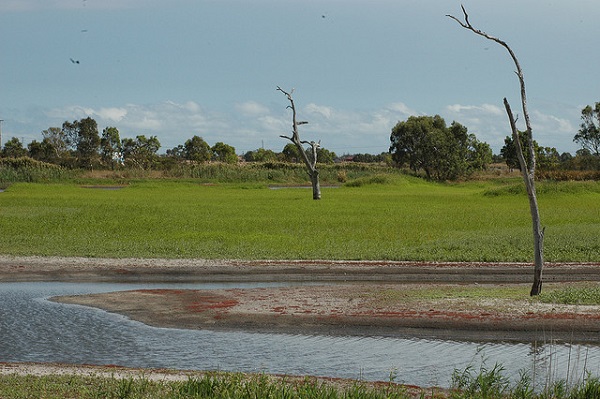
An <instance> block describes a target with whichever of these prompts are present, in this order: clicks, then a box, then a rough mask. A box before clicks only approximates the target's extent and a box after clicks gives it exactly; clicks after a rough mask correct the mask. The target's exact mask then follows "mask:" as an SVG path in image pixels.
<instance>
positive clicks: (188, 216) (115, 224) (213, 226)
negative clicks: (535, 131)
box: [0, 175, 600, 261]
mask: <svg viewBox="0 0 600 399" xmlns="http://www.w3.org/2000/svg"><path fill="white" fill-rule="evenodd" d="M119 183H122V182H119ZM126 183H127V184H125V185H123V186H118V187H113V185H115V184H116V182H114V181H112V180H102V179H96V180H82V179H80V180H77V181H75V182H73V181H71V182H69V183H51V184H36V183H15V184H12V185H11V186H10V187H9V188H8V189H7V190H6V191H4V192H2V193H0V231H2V234H1V235H0V253H2V254H9V255H43V256H49V255H55V256H89V257H117V258H119V257H141V258H209V259H356V260H386V259H387V260H415V261H418V260H423V261H531V258H532V253H533V250H532V238H531V222H530V216H529V208H528V203H527V199H526V197H525V194H524V193H523V192H522V190H521V189H520V185H521V184H520V182H519V180H511V179H509V180H493V181H486V182H470V183H460V184H439V183H430V182H426V181H423V180H421V179H417V178H412V177H408V176H398V175H377V176H374V177H373V176H371V177H362V178H357V179H354V180H352V181H351V182H350V183H348V184H346V185H342V186H340V187H337V188H328V187H325V188H324V189H323V199H322V200H320V201H313V200H312V199H311V194H310V192H309V190H307V189H303V188H287V189H278V190H273V189H269V188H268V186H267V183H256V182H248V183H208V184H206V183H202V182H199V181H198V180H189V179H188V180H162V179H161V180H159V179H155V180H127V181H126ZM101 185H109V186H110V187H98V186H101ZM599 199H600V183H592V182H577V183H569V182H565V183H543V184H540V185H539V202H540V208H541V213H542V221H543V224H544V225H545V226H546V251H545V253H546V259H547V260H548V261H600V242H599V241H598V236H600V206H599V205H598V204H599Z"/></svg>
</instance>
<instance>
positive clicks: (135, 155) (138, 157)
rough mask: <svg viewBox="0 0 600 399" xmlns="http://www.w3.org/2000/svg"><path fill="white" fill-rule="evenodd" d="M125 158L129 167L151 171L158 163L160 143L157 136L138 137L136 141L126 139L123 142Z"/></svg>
mask: <svg viewBox="0 0 600 399" xmlns="http://www.w3.org/2000/svg"><path fill="white" fill-rule="evenodd" d="M121 144H122V148H123V158H124V160H125V164H126V165H128V166H129V167H134V168H142V169H150V168H152V167H153V166H154V165H155V164H157V163H158V155H157V154H156V153H157V152H158V150H159V149H160V142H159V141H158V138H156V136H150V137H146V136H145V135H140V136H136V137H135V139H131V138H124V139H123V140H122V142H121Z"/></svg>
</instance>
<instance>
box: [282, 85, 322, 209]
mask: <svg viewBox="0 0 600 399" xmlns="http://www.w3.org/2000/svg"><path fill="white" fill-rule="evenodd" d="M277 91H280V92H282V93H283V94H284V95H285V96H286V97H287V99H288V101H289V102H290V105H288V108H289V109H291V110H292V135H291V136H284V135H281V136H279V137H282V138H284V139H288V140H290V141H291V142H292V143H293V144H294V145H295V146H296V149H297V150H298V155H299V156H300V158H301V159H302V161H304V165H306V171H307V173H308V176H309V177H310V182H311V184H312V193H313V199H314V200H319V199H321V184H320V183H319V170H318V169H317V155H318V150H319V148H320V146H321V144H320V142H318V143H317V142H314V141H305V140H300V134H299V133H298V126H300V125H306V124H307V123H308V122H306V121H298V120H297V119H296V105H295V104H294V99H293V98H292V93H293V92H294V89H292V90H291V91H290V92H289V93H288V92H287V91H285V90H283V89H282V88H281V87H279V86H277ZM304 145H308V146H309V147H308V149H306V150H305V148H304Z"/></svg>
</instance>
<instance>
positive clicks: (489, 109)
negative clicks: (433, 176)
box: [24, 101, 576, 154]
mask: <svg viewBox="0 0 600 399" xmlns="http://www.w3.org/2000/svg"><path fill="white" fill-rule="evenodd" d="M442 114H443V115H442V116H443V117H444V118H445V119H446V121H447V123H448V124H449V123H451V122H452V121H454V120H456V121H457V122H460V123H462V124H463V125H465V126H466V127H467V128H468V129H469V132H471V133H473V134H475V135H476V136H477V138H478V139H479V140H481V141H485V142H487V143H489V144H490V145H491V146H492V149H493V150H494V152H495V153H498V152H499V151H500V149H501V148H502V146H503V145H504V138H505V137H506V136H508V135H509V134H510V131H509V126H508V122H507V118H506V116H505V115H504V113H503V112H502V110H500V109H499V108H498V107H495V106H493V105H489V104H482V105H461V104H453V105H450V106H447V107H445V108H444V112H443V113H442ZM411 115H423V113H422V112H419V111H417V110H414V109H412V108H411V107H409V106H408V105H407V104H404V103H391V104H387V105H385V106H383V107H381V108H378V109H371V110H364V109H359V110H351V109H340V108H335V107H332V106H329V105H318V104H314V103H311V104H308V105H307V106H305V107H303V108H302V109H300V110H299V112H298V119H299V120H307V121H308V122H309V123H308V124H307V125H303V126H301V129H300V135H301V138H302V139H304V140H321V143H322V145H323V146H324V147H325V148H327V149H330V150H332V151H335V152H336V153H338V154H343V153H357V152H361V153H365V152H366V153H373V154H376V153H380V152H383V151H387V149H388V148H389V137H390V132H391V129H392V128H393V127H394V126H395V125H396V123H398V121H402V120H406V119H407V118H408V117H409V116H411ZM88 116H91V117H93V118H94V119H96V121H97V122H98V128H99V130H100V131H102V130H103V129H104V128H105V127H107V126H114V127H117V128H118V129H119V131H120V133H121V136H122V137H135V136H136V135H141V134H144V135H147V136H148V135H153V136H157V137H158V138H159V140H160V142H161V144H162V150H166V149H169V148H173V147H175V146H177V145H179V144H183V143H184V142H185V141H186V140H187V139H189V138H191V137H192V136H194V135H199V136H202V137H203V138H204V139H205V140H206V141H207V142H208V143H209V144H211V145H212V144H214V143H216V142H218V141H222V142H225V143H227V144H230V145H232V146H234V147H235V148H236V150H237V151H238V152H240V153H242V152H245V151H249V150H255V149H256V148H260V147H262V146H264V147H265V148H269V149H272V150H275V151H280V150H281V149H282V148H283V147H284V146H285V144H287V142H286V141H285V140H284V139H282V138H281V137H280V136H281V135H287V136H289V135H290V134H291V111H290V110H289V109H281V108H279V107H278V108H277V109H276V110H275V111H274V110H273V109H270V108H269V107H267V106H266V105H263V104H262V103H260V102H256V101H246V102H243V103H238V104H234V106H231V107H226V108H225V109H224V110H223V111H217V110H214V109H208V108H206V107H205V106H203V105H200V104H198V103H196V102H193V101H188V102H173V101H165V102H160V103H154V104H144V105H140V104H125V105H119V106H114V105H107V106H103V107H98V108H94V107H88V106H79V105H76V106H68V107H63V108H56V109H52V110H50V111H47V112H45V115H44V116H43V117H42V118H41V119H43V121H42V122H40V123H38V124H37V126H42V128H41V129H39V130H37V129H29V131H41V130H42V129H46V128H48V127H50V126H60V125H61V124H62V122H64V121H65V120H69V121H72V120H76V119H81V118H85V117H88ZM532 122H533V124H534V126H533V127H534V136H535V137H536V140H537V141H538V142H539V143H540V144H541V145H544V146H551V147H556V148H557V149H558V150H559V151H571V150H572V148H570V147H567V148H565V146H572V139H573V135H574V134H575V131H576V129H575V128H574V127H573V123H572V122H571V121H570V120H569V119H565V118H562V117H558V116H555V115H551V114H548V113H544V112H542V111H538V110H535V111H533V112H532ZM522 123H523V121H522V118H521V120H519V124H522ZM519 128H520V129H521V128H523V127H522V126H519ZM24 129H25V128H24ZM34 138H35V137H34ZM35 139H37V138H35Z"/></svg>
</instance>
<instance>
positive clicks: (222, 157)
mask: <svg viewBox="0 0 600 399" xmlns="http://www.w3.org/2000/svg"><path fill="white" fill-rule="evenodd" d="M210 150H211V151H212V154H213V156H212V157H213V159H214V160H215V161H219V162H224V163H237V162H238V156H237V155H236V153H235V148H234V147H232V146H230V145H229V144H225V143H223V142H218V143H216V144H215V145H213V146H212V147H211V149H210Z"/></svg>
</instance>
